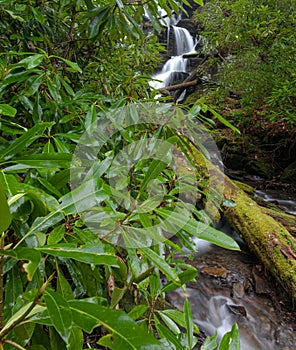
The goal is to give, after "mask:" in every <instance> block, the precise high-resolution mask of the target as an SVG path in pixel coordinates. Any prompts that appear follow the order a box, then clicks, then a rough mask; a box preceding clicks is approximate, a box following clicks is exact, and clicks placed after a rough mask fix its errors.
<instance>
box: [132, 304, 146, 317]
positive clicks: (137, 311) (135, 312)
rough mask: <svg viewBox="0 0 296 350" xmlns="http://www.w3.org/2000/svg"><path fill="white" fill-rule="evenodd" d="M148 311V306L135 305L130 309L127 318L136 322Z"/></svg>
mask: <svg viewBox="0 0 296 350" xmlns="http://www.w3.org/2000/svg"><path fill="white" fill-rule="evenodd" d="M147 310H148V305H143V304H142V305H136V306H135V307H133V308H132V309H131V311H130V312H129V313H128V315H129V317H131V318H132V319H133V320H137V319H138V318H140V317H142V316H143V315H144V313H145V312H146V311H147Z"/></svg>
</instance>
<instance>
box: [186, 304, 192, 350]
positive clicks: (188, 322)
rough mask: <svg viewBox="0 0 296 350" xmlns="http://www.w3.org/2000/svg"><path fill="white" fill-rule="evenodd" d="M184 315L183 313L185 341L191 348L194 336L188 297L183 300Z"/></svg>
mask: <svg viewBox="0 0 296 350" xmlns="http://www.w3.org/2000/svg"><path fill="white" fill-rule="evenodd" d="M184 315H185V322H186V331H187V334H186V335H187V343H188V347H189V349H192V348H193V345H194V337H193V329H194V322H193V316H192V310H191V307H190V304H189V301H188V299H185V301H184Z"/></svg>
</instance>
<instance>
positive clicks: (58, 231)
mask: <svg viewBox="0 0 296 350" xmlns="http://www.w3.org/2000/svg"><path fill="white" fill-rule="evenodd" d="M65 233H66V228H65V226H64V225H59V226H57V227H55V228H54V229H53V230H52V231H51V232H50V234H49V235H48V237H47V244H48V245H53V244H57V243H59V241H61V240H62V239H63V238H64V236H65Z"/></svg>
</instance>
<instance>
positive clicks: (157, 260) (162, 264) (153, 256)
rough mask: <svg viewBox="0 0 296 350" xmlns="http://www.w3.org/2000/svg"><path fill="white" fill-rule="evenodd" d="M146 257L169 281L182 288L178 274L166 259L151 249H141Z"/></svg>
mask: <svg viewBox="0 0 296 350" xmlns="http://www.w3.org/2000/svg"><path fill="white" fill-rule="evenodd" d="M140 251H141V252H142V253H143V255H144V256H146V258H147V259H148V261H151V262H152V264H154V265H155V266H156V267H158V268H159V269H160V270H161V272H163V273H164V274H165V275H166V276H167V277H168V278H169V280H171V281H173V282H175V283H177V284H178V285H179V286H180V279H179V277H178V274H177V272H176V271H175V270H174V269H173V268H171V267H170V265H169V264H168V263H167V262H166V261H165V259H164V257H161V256H159V255H158V254H157V253H155V252H154V251H153V250H152V249H150V248H141V250H140Z"/></svg>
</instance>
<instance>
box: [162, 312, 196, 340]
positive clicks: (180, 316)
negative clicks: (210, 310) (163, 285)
mask: <svg viewBox="0 0 296 350" xmlns="http://www.w3.org/2000/svg"><path fill="white" fill-rule="evenodd" d="M158 313H159V314H165V315H166V316H167V317H169V318H171V319H172V320H173V321H174V322H175V323H177V324H178V325H180V326H181V327H183V328H185V329H186V321H185V316H184V313H182V312H181V311H179V310H173V309H167V310H163V311H158ZM193 327H194V328H193V330H194V333H195V334H199V329H198V326H197V325H196V324H193Z"/></svg>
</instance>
